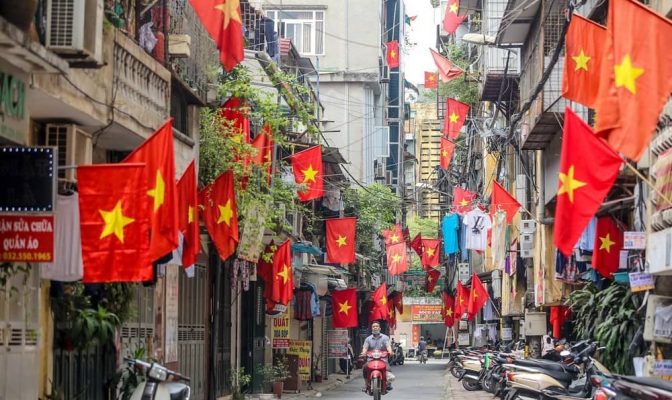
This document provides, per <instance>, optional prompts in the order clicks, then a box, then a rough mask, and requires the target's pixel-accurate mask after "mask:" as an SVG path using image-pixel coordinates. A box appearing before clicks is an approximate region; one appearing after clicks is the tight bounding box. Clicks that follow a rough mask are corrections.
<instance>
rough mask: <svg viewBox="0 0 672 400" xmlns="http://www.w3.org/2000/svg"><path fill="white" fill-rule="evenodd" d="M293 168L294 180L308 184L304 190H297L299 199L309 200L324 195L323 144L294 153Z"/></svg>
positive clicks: (301, 183)
mask: <svg viewBox="0 0 672 400" xmlns="http://www.w3.org/2000/svg"><path fill="white" fill-rule="evenodd" d="M292 169H293V170H294V180H295V181H296V183H297V184H300V185H305V186H306V189H305V190H304V191H302V192H297V196H298V197H299V200H301V201H309V200H313V199H319V198H320V197H322V196H323V195H324V182H323V175H324V172H322V171H323V169H322V147H321V146H314V147H311V148H309V149H306V150H303V151H300V152H298V153H294V155H293V156H292Z"/></svg>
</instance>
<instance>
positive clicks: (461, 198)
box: [453, 187, 478, 213]
mask: <svg viewBox="0 0 672 400" xmlns="http://www.w3.org/2000/svg"><path fill="white" fill-rule="evenodd" d="M477 196H478V195H477V194H476V193H474V192H470V191H468V190H465V189H462V188H461V187H454V188H453V206H454V207H455V210H456V211H457V212H458V213H466V212H469V211H470V210H471V203H472V202H473V201H474V200H475V199H476V197H477Z"/></svg>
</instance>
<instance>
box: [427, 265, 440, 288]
mask: <svg viewBox="0 0 672 400" xmlns="http://www.w3.org/2000/svg"><path fill="white" fill-rule="evenodd" d="M440 277H441V271H440V270H438V269H434V268H432V269H430V270H429V271H427V276H426V277H425V291H426V292H427V293H432V292H433V291H434V288H435V287H436V284H437V283H438V282H439V278H440Z"/></svg>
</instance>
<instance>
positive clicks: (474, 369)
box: [458, 356, 485, 392]
mask: <svg viewBox="0 0 672 400" xmlns="http://www.w3.org/2000/svg"><path fill="white" fill-rule="evenodd" d="M461 358H462V360H461V361H462V368H463V370H462V373H461V374H460V377H459V379H458V380H459V381H461V382H462V387H463V388H464V390H467V391H470V392H472V391H474V390H481V388H482V387H481V379H482V378H483V374H484V373H485V372H484V371H485V369H484V365H483V362H484V361H483V359H482V358H481V357H471V356H461Z"/></svg>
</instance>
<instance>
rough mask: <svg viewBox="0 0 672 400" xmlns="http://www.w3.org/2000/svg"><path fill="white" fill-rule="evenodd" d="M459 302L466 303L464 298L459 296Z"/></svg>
mask: <svg viewBox="0 0 672 400" xmlns="http://www.w3.org/2000/svg"><path fill="white" fill-rule="evenodd" d="M457 301H459V302H460V304H462V303H464V299H463V298H462V296H459V297H458V298H457Z"/></svg>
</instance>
